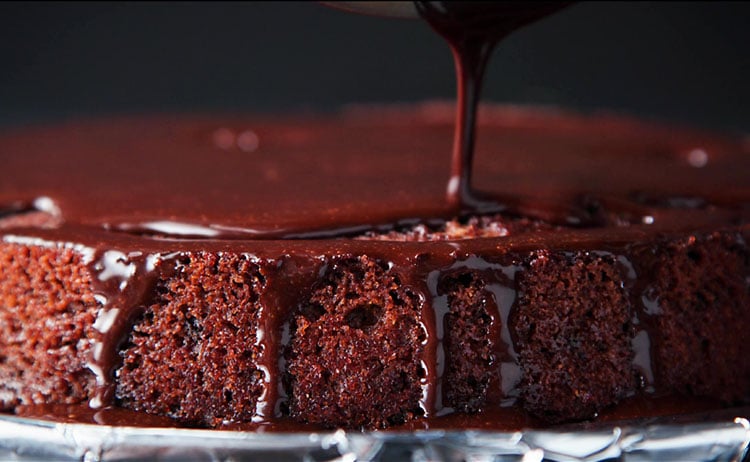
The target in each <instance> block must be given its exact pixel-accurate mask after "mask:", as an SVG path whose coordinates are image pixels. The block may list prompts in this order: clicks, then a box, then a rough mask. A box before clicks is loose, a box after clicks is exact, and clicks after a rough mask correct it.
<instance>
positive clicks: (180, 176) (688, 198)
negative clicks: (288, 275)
mask: <svg viewBox="0 0 750 462" xmlns="http://www.w3.org/2000/svg"><path fill="white" fill-rule="evenodd" d="M452 135H453V108H452V105H448V104H446V105H441V104H425V105H423V106H419V107H397V106H394V107H384V108H371V107H368V108H365V109H357V108H353V109H351V110H348V111H345V113H343V114H340V115H334V116H313V115H310V116H294V117H276V118H274V117H263V118H256V117H250V116H239V117H236V116H226V117H221V116H219V117H214V116H212V117H197V116H148V117H122V118H117V119H110V120H106V121H100V120H97V121H90V122H75V123H72V122H71V123H65V124H60V125H56V126H51V127H41V128H27V129H20V130H15V131H12V132H8V133H6V134H4V135H0V162H1V163H2V165H3V168H2V169H1V170H0V214H6V215H8V214H12V213H14V212H16V213H17V212H19V211H28V210H40V211H43V212H48V213H50V214H52V215H55V216H56V217H57V219H58V222H62V223H65V224H71V223H74V224H76V225H85V226H91V227H99V228H105V229H110V230H111V229H115V230H120V231H125V232H130V233H135V234H139V233H145V234H165V235H172V236H178V237H220V238H221V237H225V238H238V237H239V238H278V237H293V238H300V237H326V236H331V235H337V234H342V233H343V234H346V233H350V234H351V233H359V232H364V231H367V230H371V229H377V227H378V225H389V224H393V223H397V224H399V223H400V224H411V223H415V222H417V221H419V220H420V219H425V218H451V217H452V216H455V214H456V212H457V211H456V210H452V209H451V208H450V206H449V205H448V204H447V203H446V201H445V185H446V182H447V180H448V177H449V159H450V146H451V138H452ZM478 136H479V138H478V142H477V147H476V149H477V152H476V160H475V166H474V178H475V180H474V181H475V187H476V188H477V189H478V190H480V191H482V192H484V193H489V194H491V195H492V196H493V197H498V198H499V199H498V200H499V201H500V202H502V203H504V204H506V205H507V206H508V209H507V210H508V211H509V212H511V213H512V214H515V215H516V216H518V215H521V216H531V217H534V218H538V219H542V220H547V221H550V222H553V223H560V224H563V225H578V224H581V223H582V222H583V223H584V224H585V222H586V221H587V220H590V219H591V214H592V205H591V204H592V203H594V202H595V203H596V206H595V207H594V208H599V209H601V208H602V207H603V208H607V209H612V210H614V211H615V213H616V214H618V215H619V216H623V217H625V218H624V219H625V220H629V221H633V222H636V223H639V222H642V223H647V224H651V223H653V221H654V220H655V218H654V217H655V216H659V213H661V212H660V211H663V210H672V209H679V210H688V211H689V210H694V209H705V208H707V207H708V208H711V207H713V206H719V207H720V208H722V207H724V206H729V205H730V204H731V207H732V208H733V209H737V207H738V205H737V204H740V205H739V208H740V209H742V210H744V212H742V215H746V212H747V209H748V205H747V204H750V177H749V176H748V172H750V145H749V144H748V143H747V142H746V141H744V142H743V140H742V139H739V138H732V137H723V136H719V135H715V134H710V133H705V132H700V131H693V130H683V129H677V128H673V127H668V126H663V125H656V124H647V123H641V122H636V121H633V120H631V119H627V118H622V117H615V116H596V117H594V116H582V115H571V114H563V113H560V112H556V111H553V110H529V109H519V108H512V107H489V108H485V109H484V111H483V112H482V114H481V115H480V120H479V131H478ZM597 213H598V212H597ZM657 221H658V219H657ZM649 222H651V223H649ZM657 224H658V223H657Z"/></svg>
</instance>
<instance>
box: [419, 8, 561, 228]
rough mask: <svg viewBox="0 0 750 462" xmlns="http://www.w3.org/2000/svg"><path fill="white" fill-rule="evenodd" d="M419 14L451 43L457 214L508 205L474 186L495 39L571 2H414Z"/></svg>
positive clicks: (452, 188) (451, 198)
mask: <svg viewBox="0 0 750 462" xmlns="http://www.w3.org/2000/svg"><path fill="white" fill-rule="evenodd" d="M414 4H415V6H416V9H417V11H418V13H419V15H420V16H421V17H422V18H423V19H424V20H425V21H427V23H429V24H430V26H431V27H432V28H433V29H434V30H435V31H436V32H437V33H438V34H440V35H441V36H442V37H443V38H444V39H445V40H446V41H447V42H448V44H449V45H450V48H451V51H452V52H453V58H454V62H455V68H456V86H457V94H458V98H457V107H456V124H455V132H454V138H453V154H452V160H451V176H450V179H449V180H448V187H447V190H446V200H447V202H448V204H449V205H450V206H451V208H453V209H455V210H457V211H458V212H459V213H489V212H499V211H502V210H504V209H505V206H506V204H504V203H503V201H499V200H497V199H493V198H490V197H486V196H484V195H483V194H481V193H480V192H478V191H475V190H474V189H473V188H472V185H471V176H472V166H473V165H472V164H473V160H474V144H475V140H476V125H477V124H476V118H477V107H478V105H479V100H480V94H481V90H482V80H483V78H484V74H485V71H486V68H487V63H488V62H489V59H490V56H491V54H492V51H493V50H494V48H495V46H496V45H497V43H498V42H499V41H500V40H502V39H503V38H505V37H506V36H507V35H509V34H510V33H511V32H513V31H514V30H516V29H518V28H520V27H522V26H524V25H526V24H529V23H531V22H533V21H535V20H537V19H540V18H542V17H544V16H547V15H549V14H552V13H554V12H555V11H557V10H560V9H562V8H564V7H565V6H567V5H568V4H569V3H566V2H425V1H416V2H414Z"/></svg>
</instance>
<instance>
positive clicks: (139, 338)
mask: <svg viewBox="0 0 750 462" xmlns="http://www.w3.org/2000/svg"><path fill="white" fill-rule="evenodd" d="M175 264H176V270H175V274H174V275H173V276H171V277H166V278H163V279H162V280H161V281H159V282H158V283H157V286H156V293H157V296H156V297H157V298H156V300H154V301H153V303H151V304H150V305H149V306H148V307H147V308H146V310H145V312H144V313H143V315H142V316H141V318H140V319H139V320H138V321H137V322H136V323H135V325H134V326H133V329H132V333H131V335H130V337H129V339H128V344H127V345H126V346H125V348H124V349H123V350H122V351H121V356H122V359H123V364H122V367H121V368H120V369H119V370H118V372H117V398H118V400H119V402H120V403H121V405H123V406H125V407H127V408H130V409H133V410H136V411H145V412H148V413H151V414H159V415H166V416H169V417H172V418H175V419H177V420H179V421H181V422H184V423H188V424H193V425H200V426H209V427H213V426H217V425H220V424H222V423H228V422H243V421H250V420H251V419H252V418H253V416H254V415H255V413H256V404H257V402H258V399H259V397H260V396H261V395H262V393H263V391H264V383H265V381H266V380H267V379H268V378H267V377H265V374H264V372H262V371H261V370H260V369H259V368H258V366H257V363H256V361H257V358H258V355H259V354H260V353H261V350H260V349H261V347H260V346H259V345H258V335H259V334H258V329H259V322H258V316H259V309H260V308H259V306H260V305H259V301H258V295H259V293H260V291H261V290H262V288H263V286H264V284H265V278H264V277H263V275H262V274H261V271H260V268H259V266H258V265H257V264H255V263H254V262H253V261H252V259H251V258H250V257H248V256H245V255H242V254H224V253H206V252H196V253H184V254H182V255H181V256H179V257H177V259H176V261H175Z"/></svg>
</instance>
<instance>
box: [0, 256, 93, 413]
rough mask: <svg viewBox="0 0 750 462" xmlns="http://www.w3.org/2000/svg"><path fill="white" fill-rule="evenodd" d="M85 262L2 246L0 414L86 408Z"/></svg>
mask: <svg viewBox="0 0 750 462" xmlns="http://www.w3.org/2000/svg"><path fill="white" fill-rule="evenodd" d="M87 258H88V256H87V255H85V254H82V253H81V252H80V251H78V250H76V249H73V248H64V247H62V248H61V247H54V246H48V245H38V244H34V243H30V245H29V244H25V243H10V242H7V241H6V242H3V241H0V406H2V408H3V409H4V410H13V409H14V408H15V406H18V405H22V404H32V403H67V404H73V403H82V402H87V401H88V400H89V399H90V398H91V397H92V396H93V392H94V389H95V387H96V376H95V374H94V373H93V372H92V371H91V370H90V368H89V365H90V359H91V355H92V346H93V344H94V340H95V337H96V331H95V321H96V317H97V313H98V311H99V308H100V307H101V304H100V303H99V302H98V301H97V300H96V298H95V293H94V291H93V287H92V281H91V274H90V273H89V271H88V269H87V267H86V260H87Z"/></svg>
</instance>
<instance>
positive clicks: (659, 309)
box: [637, 232, 750, 404]
mask: <svg viewBox="0 0 750 462" xmlns="http://www.w3.org/2000/svg"><path fill="white" fill-rule="evenodd" d="M747 238H748V233H747V232H745V233H737V234H734V233H709V234H703V235H701V234H694V235H689V236H686V237H684V238H683V239H678V240H674V241H672V242H669V243H667V244H666V245H664V246H660V247H657V248H651V249H643V250H641V252H642V256H643V260H641V261H642V262H643V269H641V271H643V272H645V273H647V274H646V275H645V277H644V280H645V281H648V282H647V283H646V284H645V285H644V286H642V288H641V293H640V294H637V295H638V296H639V299H640V301H641V303H642V310H643V314H642V315H641V319H642V320H643V323H644V325H645V326H646V328H647V329H648V330H650V331H651V332H652V333H653V335H652V336H651V342H652V346H651V351H652V360H653V364H654V367H653V369H654V381H655V384H656V386H657V387H658V388H659V389H660V390H662V391H669V390H671V391H676V392H679V393H681V394H684V395H712V396H715V397H717V398H719V399H721V400H723V401H724V402H725V403H727V404H732V403H741V402H747V400H748V398H750V360H748V359H747V354H746V353H743V352H744V350H745V336H746V335H747V332H749V330H748V329H749V328H750V316H748V310H750V248H749V247H748V245H747V241H746V240H747Z"/></svg>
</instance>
